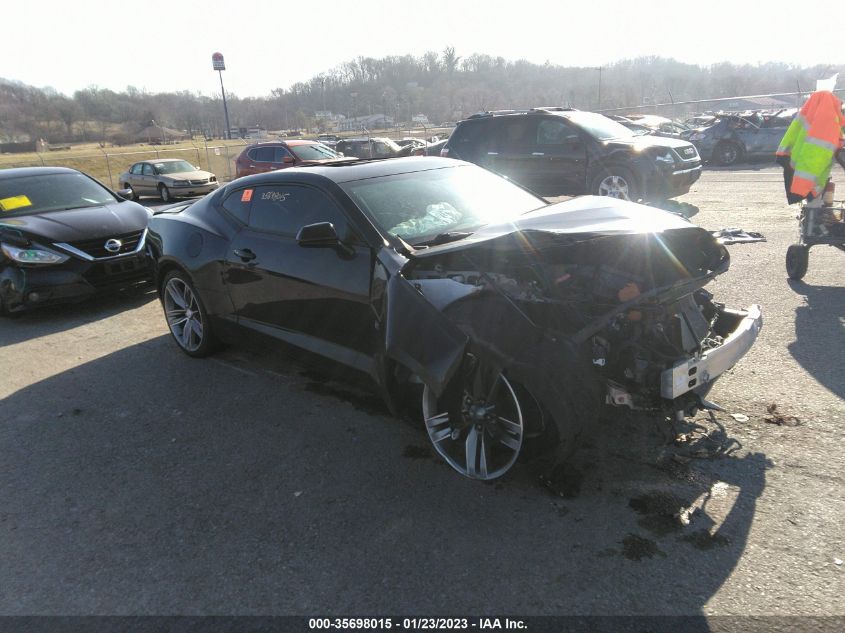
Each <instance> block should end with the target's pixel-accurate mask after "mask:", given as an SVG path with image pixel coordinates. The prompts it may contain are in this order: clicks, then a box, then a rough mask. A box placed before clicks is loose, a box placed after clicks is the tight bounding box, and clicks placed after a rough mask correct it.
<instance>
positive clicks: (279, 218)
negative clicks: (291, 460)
mask: <svg viewBox="0 0 845 633" xmlns="http://www.w3.org/2000/svg"><path fill="white" fill-rule="evenodd" d="M223 207H224V209H227V210H229V211H230V213H232V214H233V215H236V216H239V217H241V218H242V221H245V222H246V225H245V226H244V227H243V228H242V229H241V230H240V231H239V232H238V234H237V235H236V236H235V237H234V238H233V239H232V241H231V243H230V245H229V249H228V252H227V257H226V270H225V273H224V279H225V283H226V285H227V288H228V291H229V295H230V297H231V299H232V303H233V304H234V308H235V313H236V315H237V317H238V321H239V323H241V324H242V325H245V326H247V327H250V328H252V329H254V330H257V331H260V332H262V333H264V334H268V335H270V336H274V337H276V338H279V339H281V340H284V341H286V342H288V343H292V344H294V345H298V346H300V347H303V348H305V349H308V350H309V351H312V352H316V353H320V354H323V355H325V356H328V357H331V358H334V359H336V360H340V361H342V362H346V364H349V365H353V366H357V367H362V365H367V363H368V362H369V360H368V359H369V358H370V357H371V354H372V350H373V349H374V342H375V316H374V313H373V311H372V309H371V307H370V278H371V270H372V258H373V252H372V249H371V248H370V247H369V246H367V245H366V244H364V243H363V242H362V241H361V240H360V239H359V238H358V237H357V236H356V233H355V231H354V230H353V228H352V225H351V223H350V222H349V220H348V218H347V216H346V215H345V213H344V211H343V210H342V209H341V208H340V206H339V205H338V204H337V203H336V202H335V200H334V199H333V198H332V197H331V196H330V195H329V194H327V193H326V192H324V191H322V190H320V189H317V188H315V187H311V186H307V185H303V184H290V183H281V182H280V183H276V184H269V185H264V186H260V187H254V188H243V189H239V190H236V191H234V192H233V193H232V194H230V195H229V196H228V197H227V198H226V200H224V201H223ZM317 222H331V223H332V224H333V225H334V227H335V229H336V230H337V232H338V235H339V236H340V237H341V238H342V241H343V245H342V246H341V245H338V246H323V247H305V246H300V245H299V243H298V242H297V240H296V234H297V233H298V231H299V229H300V228H302V227H303V226H306V225H309V224H315V223H317ZM362 368H363V367H362Z"/></svg>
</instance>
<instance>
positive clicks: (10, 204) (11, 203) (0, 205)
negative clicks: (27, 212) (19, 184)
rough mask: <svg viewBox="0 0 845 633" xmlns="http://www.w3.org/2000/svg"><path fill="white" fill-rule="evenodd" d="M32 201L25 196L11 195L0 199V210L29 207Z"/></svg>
mask: <svg viewBox="0 0 845 633" xmlns="http://www.w3.org/2000/svg"><path fill="white" fill-rule="evenodd" d="M31 206H32V202H31V201H30V199H29V198H27V197H26V196H12V197H11V198H3V199H2V200H0V211H14V210H15V209H20V208H21V207H31Z"/></svg>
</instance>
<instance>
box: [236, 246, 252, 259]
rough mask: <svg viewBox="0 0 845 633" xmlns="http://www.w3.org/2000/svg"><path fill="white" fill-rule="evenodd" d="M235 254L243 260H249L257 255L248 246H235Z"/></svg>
mask: <svg viewBox="0 0 845 633" xmlns="http://www.w3.org/2000/svg"><path fill="white" fill-rule="evenodd" d="M235 255H237V256H238V257H240V258H241V260H242V261H245V262H250V261H252V260H253V259H255V258H256V257H257V255H256V254H255V253H253V252H252V251H251V250H249V249H248V248H236V249H235Z"/></svg>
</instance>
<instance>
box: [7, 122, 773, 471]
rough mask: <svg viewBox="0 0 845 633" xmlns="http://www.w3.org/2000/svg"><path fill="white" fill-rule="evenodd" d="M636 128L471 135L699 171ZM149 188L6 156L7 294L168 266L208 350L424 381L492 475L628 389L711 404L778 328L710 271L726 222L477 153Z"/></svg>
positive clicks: (420, 397)
mask: <svg viewBox="0 0 845 633" xmlns="http://www.w3.org/2000/svg"><path fill="white" fill-rule="evenodd" d="M609 124H612V125H611V126H610V127H607V126H608V125H609ZM498 126H501V127H498ZM613 126H618V127H620V128H622V130H625V129H626V128H624V127H622V126H619V125H618V124H616V123H614V122H612V121H609V120H608V119H606V118H604V117H599V115H594V114H592V113H576V112H574V111H542V112H539V111H536V112H535V111H532V112H530V113H522V114H513V115H503V114H496V115H485V116H481V117H475V118H472V119H470V120H468V121H465V122H462V123H461V124H460V125H459V126H458V130H457V131H456V135H457V136H456V137H453V141H450V145H451V143H453V142H454V143H455V147H456V148H458V149H457V150H450V151H449V153H450V154H451V153H452V152H453V151H454V152H455V153H458V152H463V153H464V154H465V155H467V156H469V157H473V156H477V155H480V156H489V155H490V153H489V152H488V153H481V154H479V153H478V152H480V151H481V150H480V149H479V146H478V145H479V143H480V141H478V139H479V135H480V134H482V133H485V134H489V135H491V136H492V138H493V139H496V140H497V142H498V140H500V139H502V140H503V141H502V143H500V144H499V145H493V146H487V147H485V148H484V149H489V150H490V152H493V155H495V156H504V157H513V160H514V162H516V160H517V156H518V155H517V154H516V152H515V150H514V151H513V152H510V151H508V150H509V148H511V147H517V148H520V150H521V151H522V146H521V145H518V144H516V145H510V144H511V143H516V142H517V141H519V140H520V139H521V140H523V141H525V140H528V141H530V142H531V144H530V145H529V147H528V149H533V148H537V147H538V146H539V147H541V148H542V149H543V150H544V151H543V152H542V154H541V155H542V156H545V155H547V154H548V155H550V156H553V157H562V158H566V159H567V160H572V161H575V160H576V159H579V157H580V159H581V160H583V162H584V163H585V164H584V165H578V163H577V162H573V163H571V164H574V165H576V166H577V169H576V171H577V170H583V171H578V173H579V174H581V176H582V177H583V178H584V180H583V181H580V180H579V181H578V186H580V185H582V184H585V183H586V182H587V181H588V177H587V175H588V174H591V173H595V175H594V176H593V177H592V178H593V179H592V181H590V182H592V183H593V184H595V185H596V187H597V188H598V190H599V191H604V189H602V187H608V188H609V187H612V186H615V187H621V185H620V183H618V182H616V181H613V180H607V178H609V176H606V175H605V174H606V173H610V174H615V175H616V176H617V177H620V175H623V176H627V177H628V178H629V181H628V182H630V183H631V184H639V181H638V180H635V178H636V177H635V176H634V175H633V174H634V173H635V172H634V169H637V170H642V173H643V174H653V173H655V171H656V172H659V173H662V174H663V175H664V178H665V179H666V180H667V181H669V182H672V179H673V178H675V177H678V178H680V177H682V176H684V175H685V174H680V175H677V174H675V173H674V172H675V171H679V167H680V166H683V161H684V158H683V155H684V154H685V152H684V145H683V144H681V143H680V142H679V141H677V140H675V139H652V140H651V141H647V142H646V144H645V145H637V143H641V142H642V141H640V140H637V139H634V138H629V137H624V136H622V137H620V136H619V134H621V132H620V131H619V130H618V129H617V128H616V127H613ZM514 131H516V132H518V134H515V133H514ZM462 139H464V140H462ZM591 139H592V140H591ZM655 143H657V144H655ZM660 143H662V144H663V145H660ZM598 145H602V146H603V149H601V150H599V149H596V146H598ZM288 147H289V149H290V150H291V152H292V153H293V152H294V150H295V149H296V147H297V145H288ZM635 148H639V151H638V152H635V151H634V150H635ZM473 151H475V152H476V154H473ZM635 153H638V154H639V158H636V157H635ZM670 153H671V160H670V159H669V157H667V154H670ZM693 153H694V150H693ZM522 155H523V156H524V155H525V154H522ZM531 155H534V154H531ZM567 157H568V158H567ZM611 157H612V158H613V160H610V158H611ZM689 160H690V162H692V163H696V164H697V155H695V156H692V157H690V159H689ZM623 161H625V162H623ZM595 162H599V164H600V165H601V167H600V168H599V169H595V164H594V163H595ZM652 162H653V163H656V165H653V164H652ZM536 164H537V165H539V166H540V167H541V168H543V169H547V170H548V171H549V172H552V171H554V176H555V178H557V177H559V173H560V171H559V168H558V166H557V165H555V164H554V163H549V164H546V163H543V162H542V161H539V162H538V163H536ZM503 165H505V166H506V165H507V163H494V164H493V166H496V167H502V166H503ZM623 165H625V166H627V169H628V171H613V170H618V169H621V168H622V166H623ZM591 170H592V171H591ZM142 171H143V170H142ZM514 173H518V174H522V173H523V172H514ZM525 173H527V172H525ZM637 173H638V174H639V173H640V172H639V171H638V172H637ZM689 173H697V172H695V171H692V172H689ZM550 179H551V174H550ZM573 182H575V181H573ZM643 182H651V181H649V180H643ZM680 186H683V182H681V185H680ZM627 191H628V192H629V193H630V192H631V188H630V185H629V188H628V189H627ZM133 194H134V192H133V191H131V190H129V189H125V190H122V191H120V192H117V193H113V192H111V191H109V190H108V189H107V188H106V187H104V186H103V185H101V184H100V183H98V182H96V181H95V180H93V179H92V178H90V177H88V176H86V175H84V174H82V173H80V172H77V171H75V170H71V169H65V168H43V167H42V168H25V169H10V170H6V171H0V311H2V312H4V313H10V312H21V311H24V310H26V309H28V308H30V307H35V306H40V305H47V304H51V303H56V302H59V301H70V300H78V299H81V298H84V297H86V296H89V295H91V294H93V293H94V292H97V291H99V290H101V289H104V288H114V287H122V286H125V285H129V284H134V283H138V282H141V281H145V280H151V281H152V282H153V284H154V286H155V288H156V290H157V291H158V294H159V297H160V300H161V303H162V307H163V311H164V318H165V321H166V326H167V328H168V329H169V331H170V334H171V335H172V338H173V340H174V342H175V343H176V345H177V346H178V348H179V349H181V350H182V351H183V352H185V353H186V354H188V355H190V356H193V357H202V356H206V355H209V354H212V353H213V352H214V351H215V350H216V349H217V348H218V346H219V345H220V344H221V343H230V344H236V343H237V342H238V341H239V340H240V339H241V337H242V336H243V335H244V334H248V335H249V336H250V337H252V336H253V335H259V336H260V337H262V338H263V339H264V340H266V341H267V342H268V344H274V343H280V344H282V348H281V349H289V348H287V347H285V345H287V346H290V345H292V346H294V347H297V348H301V349H304V350H306V351H308V352H311V353H314V354H318V355H322V356H325V357H327V358H329V359H331V360H334V361H336V362H339V363H341V364H343V365H346V366H348V367H349V368H350V369H353V370H356V371H360V372H363V373H364V374H366V375H368V376H369V377H370V378H371V379H372V381H373V383H374V384H375V386H376V388H377V391H378V392H379V393H380V394H381V395H382V396H383V397H384V398H385V400H386V402H387V403H388V406H389V407H390V408H391V410H394V411H395V410H396V409H397V408H398V407H399V406H400V403H401V402H405V401H407V400H408V398H416V399H417V402H418V406H419V408H420V410H421V413H422V417H423V422H424V427H425V429H426V431H427V433H428V436H429V439H430V441H431V444H432V446H433V448H434V450H435V451H436V452H437V453H438V454H439V455H440V456H441V457H442V459H443V460H444V461H445V462H446V463H448V464H449V465H450V466H451V467H452V468H453V469H455V470H456V471H457V472H459V473H460V474H462V475H464V476H466V477H470V478H474V479H482V480H487V479H495V478H497V477H500V476H502V475H504V474H506V473H507V472H509V471H510V470H511V468H512V467H513V466H514V465H515V464H516V463H517V462H518V461H519V460H520V458H523V457H524V458H528V457H533V456H538V455H544V454H549V453H551V455H552V456H553V459H552V460H551V461H552V463H559V462H560V461H561V460H563V459H565V458H566V457H567V456H568V455H569V454H570V453H571V451H572V450H574V448H575V446H576V442H577V438H578V437H579V436H580V432H581V429H582V426H583V425H584V424H586V423H589V421H590V420H592V419H594V417H595V416H593V415H592V413H593V411H594V409H595V408H596V407H599V406H603V405H605V404H609V405H612V406H617V407H626V408H632V409H646V410H656V411H663V412H665V413H667V414H671V415H673V416H675V417H676V418H677V417H682V416H685V415H691V414H693V413H694V412H695V411H696V410H697V409H699V408H702V407H706V406H708V405H707V402H706V400H705V398H706V397H707V393H708V392H709V390H710V389H711V387H712V386H713V383H714V381H715V380H717V379H718V378H719V376H720V375H721V374H723V373H724V372H725V371H727V370H728V369H729V368H730V367H731V366H733V365H734V363H736V362H737V361H738V360H739V359H740V358H741V357H742V356H743V355H744V354H745V353H746V352H747V351H748V350H749V348H750V347H751V346H752V344H753V343H754V341H755V339H756V337H757V334H758V332H759V329H760V327H761V313H760V309H759V306H751V307H749V308H748V309H746V310H730V309H727V308H725V307H724V306H723V305H722V304H720V303H716V302H715V301H714V300H713V297H712V295H711V294H710V293H709V292H707V291H706V290H705V289H704V286H705V285H706V284H707V283H709V282H710V281H711V280H712V279H714V278H715V277H717V276H718V275H720V274H721V273H723V272H725V271H726V270H727V269H728V265H729V255H728V252H727V250H726V249H725V247H724V246H722V245H721V244H719V243H718V242H717V241H716V239H715V238H714V237H713V236H712V235H711V233H710V232H708V231H706V230H705V229H702V228H699V227H696V226H694V225H692V224H691V223H690V222H688V221H687V220H685V219H683V218H681V217H678V216H676V215H673V214H670V213H666V212H664V211H660V210H658V209H655V208H651V207H647V206H643V205H639V204H634V203H632V202H629V201H624V200H618V199H612V198H599V197H593V196H583V197H579V198H576V199H573V200H569V201H566V202H562V203H557V204H548V203H547V202H546V201H545V200H544V199H542V198H540V197H538V196H537V195H535V194H533V193H531V192H529V191H528V190H526V189H525V188H524V187H521V186H518V185H516V184H514V183H513V182H511V181H510V180H509V179H508V178H503V177H500V176H498V175H496V174H494V173H491V171H490V170H486V169H481V168H479V167H478V166H476V165H473V164H470V163H467V162H465V161H459V160H446V159H441V158H429V159H419V158H410V157H407V158H397V159H395V160H361V161H349V160H339V161H338V160H329V161H327V162H325V163H323V164H319V165H312V166H303V167H300V168H297V169H279V170H272V171H268V172H266V173H260V174H251V175H246V176H243V177H241V178H238V179H236V180H234V181H233V182H230V183H227V184H225V185H222V186H220V187H219V188H218V189H216V190H215V191H213V192H211V193H209V194H208V195H206V196H205V197H203V198H201V199H199V200H196V201H190V202H185V203H181V204H178V205H172V206H171V207H169V208H166V209H164V210H161V212H159V213H157V214H156V215H152V213H151V212H150V211H148V210H147V209H146V208H144V207H142V206H140V205H138V204H136V203H135V202H133V201H131V200H128V199H126V198H131V197H132V196H133Z"/></svg>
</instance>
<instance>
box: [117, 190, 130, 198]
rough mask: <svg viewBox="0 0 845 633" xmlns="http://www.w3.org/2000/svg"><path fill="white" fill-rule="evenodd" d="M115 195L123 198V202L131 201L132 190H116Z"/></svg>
mask: <svg viewBox="0 0 845 633" xmlns="http://www.w3.org/2000/svg"><path fill="white" fill-rule="evenodd" d="M115 193H116V194H117V195H118V196H120V197H121V198H123V199H124V200H131V199H132V190H131V189H118V190H117V191H115Z"/></svg>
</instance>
